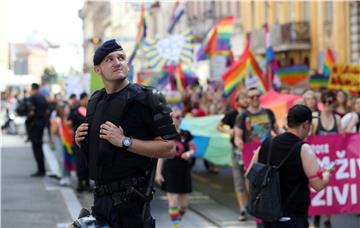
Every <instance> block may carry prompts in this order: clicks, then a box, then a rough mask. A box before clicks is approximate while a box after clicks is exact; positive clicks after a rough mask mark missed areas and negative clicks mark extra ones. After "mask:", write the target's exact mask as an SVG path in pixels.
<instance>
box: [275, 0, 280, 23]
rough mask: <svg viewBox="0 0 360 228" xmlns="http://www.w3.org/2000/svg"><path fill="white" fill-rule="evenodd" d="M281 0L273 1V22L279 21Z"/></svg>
mask: <svg viewBox="0 0 360 228" xmlns="http://www.w3.org/2000/svg"><path fill="white" fill-rule="evenodd" d="M280 12H281V2H275V23H280Z"/></svg>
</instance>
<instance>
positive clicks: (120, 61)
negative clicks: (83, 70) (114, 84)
mask: <svg viewBox="0 0 360 228" xmlns="http://www.w3.org/2000/svg"><path fill="white" fill-rule="evenodd" d="M95 71H96V73H97V74H100V75H102V76H103V79H104V80H106V81H119V80H121V81H123V80H125V79H126V78H127V76H128V71H129V68H128V65H127V59H126V55H125V53H124V52H123V51H114V52H111V53H110V54H108V55H107V56H106V57H105V58H104V59H103V61H102V62H101V63H100V65H98V66H95Z"/></svg>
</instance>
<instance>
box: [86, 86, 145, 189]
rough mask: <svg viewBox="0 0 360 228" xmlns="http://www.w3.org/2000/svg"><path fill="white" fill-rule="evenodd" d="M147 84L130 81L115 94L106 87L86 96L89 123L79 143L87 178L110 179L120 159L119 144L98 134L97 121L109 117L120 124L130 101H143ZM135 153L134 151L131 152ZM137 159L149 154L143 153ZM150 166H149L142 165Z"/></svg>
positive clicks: (99, 180)
mask: <svg viewBox="0 0 360 228" xmlns="http://www.w3.org/2000/svg"><path fill="white" fill-rule="evenodd" d="M146 90H147V88H146V87H143V86H141V85H137V84H129V85H128V86H127V87H126V88H124V89H123V90H121V91H120V92H118V93H116V94H111V95H108V94H106V92H105V89H101V90H99V91H96V92H95V93H94V94H93V96H92V97H91V98H90V100H89V104H88V107H87V114H86V122H87V123H89V130H88V137H86V139H85V140H84V143H83V144H82V151H84V153H85V154H86V156H87V158H88V159H87V160H88V165H89V175H90V178H91V179H93V180H95V181H97V182H99V183H101V182H110V181H111V180H113V179H114V178H115V177H116V176H117V175H118V174H119V166H117V165H116V164H117V163H119V162H118V161H120V159H122V156H124V155H123V153H121V152H122V150H124V149H122V148H119V147H116V146H114V145H112V144H111V143H109V142H108V141H107V140H104V139H100V138H99V132H100V128H99V127H100V125H101V124H103V123H104V122H105V121H110V122H112V123H113V124H115V125H116V126H121V125H122V124H121V121H122V119H123V114H124V113H125V111H126V109H127V107H129V106H130V104H131V103H132V102H138V101H141V102H142V103H143V101H142V100H143V99H144V96H145V94H146ZM133 156H137V155H133ZM139 159H148V160H149V165H150V161H151V159H150V158H145V157H142V158H140V157H139ZM145 168H150V167H145Z"/></svg>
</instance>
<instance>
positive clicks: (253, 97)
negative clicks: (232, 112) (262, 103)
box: [248, 95, 260, 100]
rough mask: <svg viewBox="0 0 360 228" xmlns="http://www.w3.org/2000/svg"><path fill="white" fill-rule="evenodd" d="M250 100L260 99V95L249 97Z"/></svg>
mask: <svg viewBox="0 0 360 228" xmlns="http://www.w3.org/2000/svg"><path fill="white" fill-rule="evenodd" d="M248 98H249V99H251V100H252V99H259V98H260V95H252V96H248Z"/></svg>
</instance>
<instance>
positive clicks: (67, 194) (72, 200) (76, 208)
mask: <svg viewBox="0 0 360 228" xmlns="http://www.w3.org/2000/svg"><path fill="white" fill-rule="evenodd" d="M43 150H44V154H45V158H46V162H47V163H48V165H49V168H50V170H51V172H52V173H59V165H58V162H57V160H56V157H55V155H54V153H53V152H52V151H51V150H50V147H49V145H48V144H44V145H43ZM44 184H45V188H46V190H48V191H54V190H59V191H60V192H61V194H62V196H63V198H64V201H65V205H66V207H67V209H68V211H69V213H70V215H71V218H72V219H73V220H76V219H77V217H78V215H79V212H80V210H81V208H82V206H81V204H80V202H79V200H78V198H77V197H76V194H75V192H74V190H73V189H72V188H67V187H60V186H54V185H49V184H48V183H47V182H46V181H44Z"/></svg>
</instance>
